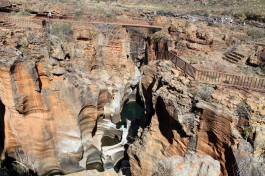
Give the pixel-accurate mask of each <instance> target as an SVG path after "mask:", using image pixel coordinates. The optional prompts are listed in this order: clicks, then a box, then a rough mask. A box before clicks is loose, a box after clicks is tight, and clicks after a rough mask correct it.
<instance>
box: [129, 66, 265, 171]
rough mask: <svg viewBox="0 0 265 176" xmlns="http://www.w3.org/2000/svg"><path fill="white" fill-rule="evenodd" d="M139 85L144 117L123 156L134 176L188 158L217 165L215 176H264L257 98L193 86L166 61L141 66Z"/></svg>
mask: <svg viewBox="0 0 265 176" xmlns="http://www.w3.org/2000/svg"><path fill="white" fill-rule="evenodd" d="M141 84H142V95H143V101H144V102H145V106H146V115H147V116H146V117H147V118H146V119H145V121H144V122H143V123H144V125H143V126H142V129H141V130H140V131H139V132H140V133H139V139H138V140H136V142H135V143H134V144H132V145H130V147H129V151H128V153H129V157H130V164H131V167H132V168H131V170H132V173H133V175H152V173H153V172H154V167H155V166H156V164H157V163H158V162H159V161H160V160H163V159H165V158H167V157H171V156H187V155H189V154H190V153H196V154H198V155H202V156H204V155H206V156H207V155H209V156H211V157H212V158H213V159H215V160H218V161H219V162H220V168H219V171H220V175H235V174H239V175H240V174H243V173H259V174H261V173H262V172H263V170H262V169H263V168H264V164H262V163H263V159H262V158H263V157H262V156H263V155H264V141H261V138H260V136H259V137H258V136H257V134H262V132H261V131H263V130H262V129H264V122H263V121H264V113H263V109H264V108H263V103H262V102H263V101H264V96H263V94H262V93H257V92H249V93H246V92H244V91H240V90H233V89H231V88H230V89H226V88H224V87H217V86H211V85H203V84H199V83H196V82H193V81H191V78H189V77H185V76H184V75H183V73H182V72H181V71H179V70H178V69H176V68H174V67H173V64H172V63H171V62H170V61H161V62H160V61H155V62H150V64H149V65H147V66H145V67H143V77H142V79H141ZM242 104H243V105H242ZM254 104H255V105H254ZM255 107H258V108H255ZM244 109H245V110H244ZM257 122H258V123H257ZM246 134H248V135H246ZM255 141H256V143H255ZM246 144H248V145H246ZM240 146H241V147H240ZM262 146H263V147H262ZM244 147H245V148H247V147H248V148H250V151H252V152H244V149H243V148H244ZM261 148H263V151H261V150H260V149H261ZM239 153H241V154H239ZM243 153H244V154H243ZM246 161H248V162H246ZM242 162H243V163H244V162H245V163H250V162H251V163H253V164H252V165H251V169H248V170H247V169H246V168H244V167H243V165H244V164H245V163H244V164H242ZM261 175H262V174H261Z"/></svg>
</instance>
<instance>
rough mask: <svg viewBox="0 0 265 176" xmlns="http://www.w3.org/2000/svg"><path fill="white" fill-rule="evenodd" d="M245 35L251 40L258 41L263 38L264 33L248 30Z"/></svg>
mask: <svg viewBox="0 0 265 176" xmlns="http://www.w3.org/2000/svg"><path fill="white" fill-rule="evenodd" d="M247 35H248V36H250V37H251V38H252V39H259V38H263V37H265V32H264V31H263V30H259V29H249V30H248V31H247Z"/></svg>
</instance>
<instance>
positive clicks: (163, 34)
mask: <svg viewBox="0 0 265 176" xmlns="http://www.w3.org/2000/svg"><path fill="white" fill-rule="evenodd" d="M167 38H168V34H167V33H166V32H165V31H158V32H156V33H154V34H153V35H152V37H151V39H152V40H154V41H160V40H161V39H165V40H167Z"/></svg>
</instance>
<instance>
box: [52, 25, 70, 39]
mask: <svg viewBox="0 0 265 176" xmlns="http://www.w3.org/2000/svg"><path fill="white" fill-rule="evenodd" d="M50 34H51V35H55V36H58V37H60V38H61V39H62V40H65V41H71V40H72V39H73V30H72V26H71V24H57V25H53V26H52V27H51V29H50Z"/></svg>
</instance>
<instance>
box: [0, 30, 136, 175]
mask: <svg viewBox="0 0 265 176" xmlns="http://www.w3.org/2000/svg"><path fill="white" fill-rule="evenodd" d="M98 27H99V28H100V26H98ZM98 27H94V28H93V27H91V29H89V30H90V31H91V32H93V33H94V34H95V35H94V37H93V38H91V39H90V40H80V38H78V40H74V38H73V39H72V41H70V42H69V41H65V40H62V39H61V38H59V37H57V36H52V35H50V34H49V33H48V34H46V35H44V33H41V31H35V30H27V31H26V30H23V29H14V30H10V29H2V28H1V29H0V36H1V37H0V39H1V48H0V50H1V51H0V101H1V103H3V105H4V108H5V112H1V113H4V114H1V116H0V117H1V118H3V119H4V129H2V128H1V130H2V131H3V132H4V136H5V139H1V141H3V140H4V151H3V152H1V153H2V159H3V158H4V155H5V153H6V154H7V155H8V156H9V157H13V158H15V159H16V160H18V161H19V162H21V163H23V164H24V165H26V166H27V167H28V168H30V169H32V170H34V171H36V172H37V173H38V174H39V175H43V174H51V173H71V172H76V171H80V170H84V169H86V168H87V169H93V168H98V169H102V168H103V167H104V168H106V169H107V168H109V167H113V165H115V164H116V163H117V162H118V161H119V160H120V159H121V158H122V157H123V153H124V150H125V149H124V144H125V143H127V141H126V136H127V134H128V129H125V128H124V127H122V128H121V129H117V128H116V125H115V124H114V123H116V122H119V121H120V111H121V109H122V105H123V103H124V102H125V100H126V99H127V98H128V97H129V95H130V94H131V93H132V92H133V89H134V88H135V86H136V85H137V83H138V82H139V79H140V73H139V71H138V69H137V68H136V66H135V65H134V63H133V61H132V60H131V59H130V58H127V55H128V53H129V50H130V38H129V36H127V33H126V31H125V29H122V28H119V27H117V28H115V31H116V32H119V34H121V35H115V34H112V35H111V37H112V38H111V39H110V36H107V35H106V34H105V33H104V31H103V32H99V33H97V31H100V30H99V29H97V28H98ZM75 32H76V34H75ZM77 34H78V29H76V30H74V35H73V37H75V36H78V35H79V34H78V35H77ZM82 35H85V34H82ZM121 36H122V37H121ZM83 38H84V37H83ZM64 39H66V37H65V38H64ZM2 115H3V116H2ZM127 127H128V128H129V125H127ZM104 136H109V137H110V138H114V137H117V138H118V139H119V143H118V144H117V145H114V146H109V147H103V146H102V139H103V137H104ZM1 146H2V145H1ZM1 151H2V150H1ZM102 157H104V158H102Z"/></svg>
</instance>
